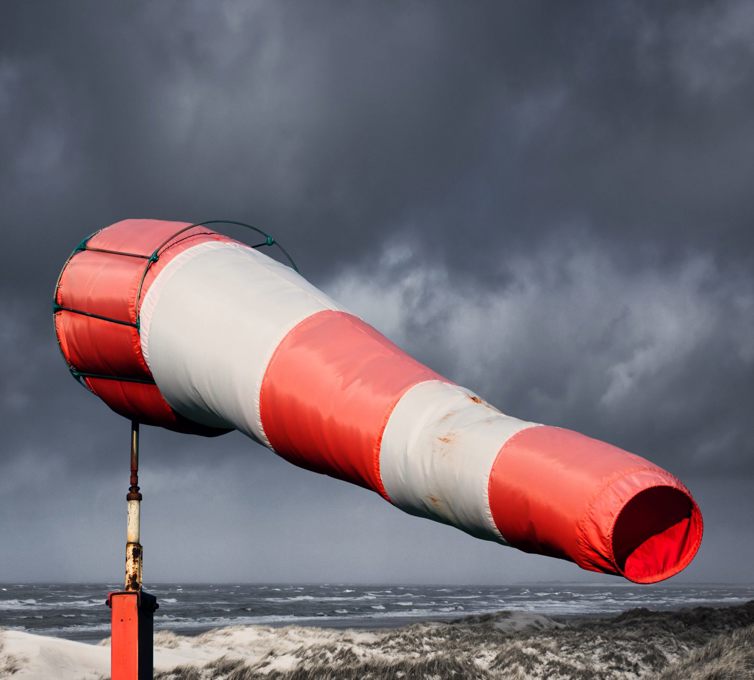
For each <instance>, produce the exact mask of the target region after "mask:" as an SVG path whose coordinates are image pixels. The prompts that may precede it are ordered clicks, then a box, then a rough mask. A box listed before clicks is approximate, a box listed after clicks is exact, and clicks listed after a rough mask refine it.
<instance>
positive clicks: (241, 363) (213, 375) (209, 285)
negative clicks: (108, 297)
mask: <svg viewBox="0 0 754 680" xmlns="http://www.w3.org/2000/svg"><path fill="white" fill-rule="evenodd" d="M326 309H336V310H339V309H342V308H341V307H339V306H338V305H337V304H336V303H335V302H334V301H333V300H331V299H330V298H329V297H328V296H327V295H325V294H324V293H323V292H322V291H320V290H318V289H317V288H315V287H314V286H312V285H311V284H310V283H309V282H308V281H306V279H304V278H303V277H301V276H300V275H299V274H297V273H296V272H295V271H293V270H292V269H290V268H289V267H286V266H284V265H282V264H280V263H279V262H276V261H275V260H273V259H271V258H269V257H267V256H266V255H263V254H262V253H259V252H257V251H256V250H254V249H252V248H249V247H246V246H242V245H239V244H235V243H223V242H217V241H213V242H208V243H202V244H199V245H197V246H194V247H193V248H189V249H187V250H185V251H184V252H182V253H180V254H179V255H177V256H176V257H175V258H174V259H173V260H172V261H171V262H169V263H168V264H167V265H166V266H165V268H164V269H163V270H162V271H161V272H160V273H159V274H158V275H157V277H156V278H155V280H154V281H153V283H152V285H151V286H150V287H149V290H148V292H147V294H146V296H145V297H144V300H143V302H142V305H141V347H142V352H143V353H144V358H145V359H146V361H147V364H148V365H149V368H150V370H151V371H152V375H153V376H154V379H155V381H156V383H157V386H158V387H159V388H160V391H161V392H162V394H163V396H164V397H165V399H166V400H167V402H168V404H170V406H171V407H172V408H173V409H175V410H176V411H177V412H178V413H180V414H181V415H183V416H185V417H186V418H189V419H190V420H193V421H195V422H198V423H202V424H204V425H209V426H213V427H235V428H237V429H239V430H241V431H242V432H244V433H245V434H247V435H249V436H251V437H253V438H255V439H257V440H258V441H260V442H261V443H263V444H265V445H266V446H269V445H270V444H269V440H268V439H267V437H266V435H265V433H264V428H263V427H262V421H261V417H260V414H259V392H260V389H261V386H262V379H263V378H264V374H265V371H266V370H267V365H268V364H269V362H270V359H271V358H272V354H273V352H274V351H275V349H276V348H277V346H278V345H279V344H280V342H281V341H282V340H283V338H284V337H285V336H286V335H287V333H288V332H289V331H290V330H291V329H293V328H294V326H296V325H297V324H298V323H300V322H301V321H303V320H304V319H306V318H307V317H309V316H311V315H312V314H315V313H316V312H320V311H322V310H326Z"/></svg>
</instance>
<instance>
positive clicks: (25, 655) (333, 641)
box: [0, 600, 754, 680]
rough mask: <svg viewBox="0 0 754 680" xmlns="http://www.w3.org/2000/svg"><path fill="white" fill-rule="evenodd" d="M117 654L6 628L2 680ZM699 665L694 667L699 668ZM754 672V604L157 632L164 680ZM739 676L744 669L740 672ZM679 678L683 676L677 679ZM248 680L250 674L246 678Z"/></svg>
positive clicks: (83, 668)
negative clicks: (371, 625)
mask: <svg viewBox="0 0 754 680" xmlns="http://www.w3.org/2000/svg"><path fill="white" fill-rule="evenodd" d="M109 654H110V650H109V645H108V640H103V641H102V642H100V643H99V644H97V645H92V644H87V643H82V642H75V641H71V640H64V639H61V638H52V637H45V636H39V635H33V634H30V633H24V632H21V631H15V630H7V629H0V675H3V673H6V674H7V675H11V674H12V677H13V678H14V679H17V680H24V679H26V678H45V677H50V678H55V679H56V680H73V679H74V678H76V679H82V680H88V679H90V678H91V679H92V680H95V679H97V680H99V679H100V678H105V677H107V676H108V675H109ZM689 664H690V665H689ZM705 668H707V669H710V668H712V669H718V671H719V669H720V668H724V669H726V670H725V672H726V673H728V675H722V676H721V677H740V678H746V677H752V674H754V600H752V601H750V602H747V603H746V604H742V605H736V606H720V607H709V606H706V607H683V608H679V609H676V610H671V611H657V610H654V611H653V610H650V609H646V608H637V609H630V610H627V611H624V612H622V613H620V614H617V615H609V616H606V615H599V614H594V615H590V614H586V615H585V614H576V615H555V616H546V615H544V614H538V613H531V612H528V613H527V612H521V611H509V610H507V611H500V612H496V613H491V614H481V615H472V616H464V617H453V618H452V619H450V620H447V619H446V620H442V621H437V620H433V621H429V620H426V619H425V620H422V621H414V622H412V623H410V624H409V625H403V626H390V627H382V628H369V629H365V628H356V627H348V628H333V627H324V626H304V625H287V626H262V625H235V626H227V627H222V628H217V629H214V630H210V631H207V632H203V633H199V634H197V635H185V634H182V633H180V634H179V633H176V632H173V631H166V630H163V631H159V632H156V633H155V679H156V680H187V679H188V678H191V679H192V680H210V679H211V678H223V677H227V676H228V675H230V674H231V673H236V675H237V676H238V677H264V678H269V680H287V679H292V678H294V677H296V678H302V677H303V678H308V677H311V678H316V677H329V678H338V679H343V680H351V679H353V680H356V679H357V678H359V679H361V678H364V679H367V678H394V677H401V674H403V675H402V677H424V676H425V675H432V674H434V675H436V676H438V677H442V678H444V677H453V674H454V673H455V674H456V677H463V678H480V679H482V680H486V679H497V678H509V677H514V678H570V677H582V678H589V677H593V678H642V677H657V676H658V674H661V675H660V677H663V678H669V679H671V680H672V679H674V678H678V679H680V678H694V677H705V676H704V675H700V673H702V671H703V669H705ZM731 669H732V670H731ZM674 673H675V675H674ZM243 674H245V675H243Z"/></svg>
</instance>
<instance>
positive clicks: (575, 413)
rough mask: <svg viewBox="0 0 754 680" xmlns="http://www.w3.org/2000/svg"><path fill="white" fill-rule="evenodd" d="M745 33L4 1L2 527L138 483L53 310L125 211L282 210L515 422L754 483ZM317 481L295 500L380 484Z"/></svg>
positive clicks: (475, 11) (255, 218)
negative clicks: (83, 385) (81, 253)
mask: <svg viewBox="0 0 754 680" xmlns="http://www.w3.org/2000/svg"><path fill="white" fill-rule="evenodd" d="M753 31H754V9H752V7H751V6H750V5H749V4H748V3H744V2H729V3H715V4H711V3H697V4H693V3H662V4H659V3H649V2H645V3H642V2H637V3H628V2H614V3H609V2H603V3H596V2H584V3H567V4H565V3H537V2H528V3H492V2H490V3H451V2H447V3H442V2H440V3H418V2H416V3H392V2H384V3H336V2H333V3H325V2H318V3H306V2H297V3H294V2H268V3H249V2H240V1H239V2H221V3H209V4H208V3H201V2H167V1H165V2H160V3H128V4H116V3H98V2H77V3H73V4H62V3H51V2H50V3H43V2H20V1H18V2H6V3H3V5H2V8H0V122H1V124H2V125H1V127H0V154H1V157H2V159H3V161H2V163H0V207H2V219H3V230H2V233H3V253H2V256H0V257H1V258H2V267H1V268H0V291H1V295H2V298H1V299H2V302H3V309H4V323H3V326H2V329H0V356H1V357H2V359H0V370H2V371H3V380H2V383H1V385H2V387H1V389H0V414H2V421H3V423H2V424H3V434H4V436H3V444H2V446H3V449H2V459H3V460H2V473H1V474H0V476H2V479H3V483H4V484H5V485H6V486H5V487H4V488H5V489H6V491H7V494H6V495H5V496H4V499H5V501H4V502H5V506H4V509H3V511H2V513H3V514H2V516H3V517H6V518H15V519H14V522H18V524H13V526H16V528H15V529H13V528H10V527H11V524H8V525H7V526H6V527H4V528H3V530H4V531H5V532H6V534H5V535H7V536H11V535H12V536H21V535H23V532H24V531H25V529H23V527H35V528H34V531H36V532H41V533H44V532H45V531H47V532H48V533H47V534H45V535H47V536H48V537H54V536H55V532H56V531H57V530H58V529H57V528H56V527H58V525H57V524H55V521H57V520H56V519H55V518H56V515H57V513H56V512H55V508H56V507H59V506H60V507H63V506H64V507H69V506H68V505H66V504H67V503H69V499H70V496H71V495H72V494H73V493H74V492H75V493H80V494H86V493H92V487H93V485H95V484H97V485H102V486H101V487H100V489H101V488H106V489H111V490H112V491H111V493H113V494H116V496H117V498H118V499H119V498H120V494H121V491H122V489H121V487H122V486H123V485H122V483H121V482H122V480H121V479H120V477H116V474H119V472H118V471H119V470H120V469H122V467H123V463H124V461H123V460H122V455H120V454H116V453H115V451H119V450H120V449H122V447H123V443H122V442H123V439H124V430H125V428H126V423H124V422H122V421H121V420H120V419H119V418H118V417H117V416H115V415H112V414H110V413H109V412H108V411H107V410H106V409H105V408H104V407H102V406H101V405H100V404H99V403H97V402H96V400H95V399H94V398H93V397H91V395H88V394H87V393H86V392H85V391H84V390H82V389H80V388H78V387H77V386H76V385H75V384H74V383H73V381H72V380H71V379H70V377H69V376H68V375H67V373H66V371H65V367H64V365H63V362H62V360H61V359H60V357H59V355H58V352H57V348H56V347H55V342H54V337H53V335H52V330H51V321H50V306H49V305H50V297H51V291H52V287H53V284H54V281H55V278H56V276H57V273H58V270H59V268H60V266H61V265H62V263H63V261H64V259H65V257H66V255H67V254H68V252H69V251H70V250H71V248H72V247H73V246H74V245H75V244H76V243H78V242H79V240H80V239H81V238H82V237H83V236H84V235H86V234H87V233H89V232H91V231H93V230H95V229H96V228H98V227H100V226H103V225H106V224H109V223H111V222H113V221H115V220H117V219H121V218H124V217H129V216H137V217H138V216H151V217H161V218H167V219H187V220H201V219H208V218H221V217H227V218H232V219H242V220H246V221H250V222H252V223H255V224H259V225H261V226H263V227H265V228H267V229H268V230H269V231H271V232H272V233H274V234H275V235H276V236H278V237H279V238H280V239H281V241H282V242H283V243H285V244H286V245H287V246H288V247H289V249H290V250H291V251H292V253H293V254H294V256H295V257H296V259H297V261H298V262H299V264H300V265H301V267H302V269H303V270H304V272H305V273H306V274H307V275H308V276H309V277H310V278H312V279H313V280H314V281H315V282H316V283H318V284H320V285H322V286H324V287H325V288H326V289H327V290H331V291H332V292H333V293H334V294H335V295H336V296H337V297H339V298H341V299H343V300H344V301H345V302H346V303H347V304H349V305H350V306H351V307H352V308H353V309H354V310H355V311H359V312H362V313H364V314H365V315H366V316H367V317H368V318H369V319H370V320H373V321H374V323H375V324H376V325H377V326H378V327H379V328H380V329H381V330H384V331H385V332H387V333H388V335H391V337H394V338H397V339H398V340H400V341H401V342H402V343H403V344H404V345H405V346H406V347H408V348H409V349H411V350H412V351H413V352H414V353H416V354H417V355H418V356H419V357H420V358H422V359H423V360H425V361H426V362H428V363H430V364H432V365H433V366H434V367H435V368H437V369H438V370H440V371H441V372H444V373H445V374H447V375H449V376H450V377H452V378H454V379H457V380H459V381H464V382H467V383H468V384H470V385H471V386H472V387H474V388H476V389H478V390H479V391H480V392H482V393H483V394H484V395H485V396H487V397H489V398H490V399H491V400H493V401H496V402H497V403H499V405H500V406H501V407H503V408H504V409H505V410H507V411H509V412H512V413H514V414H516V415H520V416H522V417H526V418H529V419H535V420H544V421H547V422H553V423H556V424H561V425H566V426H571V427H574V428H579V429H582V430H584V431H586V432H589V433H590V434H593V435H595V436H599V437H602V438H605V439H607V440H610V441H614V442H615V443H617V444H620V445H622V446H625V447H628V448H632V449H635V450H637V451H639V452H641V453H646V454H647V455H650V456H651V457H652V458H653V459H654V460H657V462H659V463H661V464H664V465H667V466H668V467H670V468H671V469H672V470H673V471H674V472H677V473H679V474H683V475H692V481H693V476H696V477H697V478H700V479H701V478H702V477H709V476H710V475H712V474H715V475H718V476H721V477H722V478H727V477H726V476H730V475H736V476H738V477H741V476H744V477H745V476H747V475H748V476H750V475H751V474H752V466H753V465H754V463H752V460H753V459H754V457H752V455H751V447H750V445H749V443H748V442H749V439H750V437H749V432H750V424H749V419H750V416H749V410H750V405H751V404H752V401H753V398H754V368H753V367H754V346H753V345H752V339H751V338H752V337H753V336H754V327H753V326H752V319H753V318H754V281H753V279H752V276H751V267H752V264H754V262H753V260H754V258H753V257H752V256H753V254H754V244H753V242H752V239H754V235H753V232H752V229H751V225H750V221H751V215H752V214H754V198H752V196H754V194H753V193H752V191H751V187H750V178H751V177H752V176H754V117H752V116H751V111H752V109H753V108H754V86H753V85H752V83H753V82H754V79H753V77H754V54H752V52H753V51H754V48H753V47H752V42H751V39H750V36H751V35H752V32H753ZM150 436H151V437H152V439H151V440H150V441H151V442H152V445H153V446H154V448H155V449H157V450H159V459H154V460H153V463H152V464H153V465H154V468H153V469H152V474H153V475H154V476H155V477H159V475H160V474H168V473H171V472H174V471H176V470H177V469H179V468H180V469H181V470H187V471H188V472H187V473H186V474H188V475H189V476H190V475H191V474H198V472H197V471H200V470H203V469H205V468H204V466H205V465H206V460H205V457H206V456H207V455H210V456H213V457H214V456H216V457H217V459H218V460H221V461H225V462H226V464H227V465H229V466H231V467H233V466H238V465H241V463H240V462H239V461H240V460H247V459H241V458H239V457H238V453H240V452H243V453H244V454H245V455H248V456H249V459H248V460H249V461H250V462H248V465H249V466H250V472H249V474H252V472H251V470H253V471H256V472H257V473H259V474H261V475H263V476H264V475H268V476H269V479H270V480H274V481H271V482H270V486H271V487H272V488H280V489H283V488H285V487H286V485H288V484H290V483H292V482H291V480H292V479H294V478H295V479H297V480H298V479H301V480H304V479H309V477H306V475H307V474H308V473H300V472H299V471H295V472H294V471H292V470H290V468H288V467H286V466H285V465H283V464H281V463H279V462H277V461H272V460H271V459H270V458H269V456H265V455H264V453H263V452H262V451H261V450H260V449H258V448H257V447H256V446H254V445H251V444H247V443H245V442H243V441H242V440H241V438H240V437H237V436H234V437H229V438H223V440H215V441H212V442H210V443H207V442H205V441H204V440H199V439H190V438H181V437H178V436H177V435H172V434H169V433H156V432H155V433H151V435H150ZM208 452H210V453H208ZM234 469H235V468H234ZM191 471H194V472H193V473H192V472H191ZM300 474H303V475H305V476H304V477H297V476H296V475H300ZM213 479H214V482H213V483H215V484H220V485H221V484H222V482H221V481H218V480H217V479H216V477H213ZM313 479H316V481H313V482H311V484H312V485H314V486H313V488H315V489H317V490H321V491H322V493H321V494H320V495H316V494H309V495H307V494H304V495H303V496H300V497H299V498H298V500H296V498H289V499H287V501H286V503H283V501H282V500H281V501H280V505H281V508H288V510H284V509H281V510H280V512H281V513H285V512H288V513H289V514H288V515H285V517H286V518H287V520H289V519H290V518H291V517H293V516H295V514H296V513H301V511H302V510H301V509H302V508H303V507H304V503H305V502H306V503H310V504H311V505H312V506H313V507H318V508H320V510H321V512H322V513H327V512H330V510H329V508H331V505H330V503H336V505H335V506H333V507H336V508H341V507H342V508H346V507H348V508H351V507H353V504H354V503H356V504H357V505H358V503H359V502H361V501H356V500H355V499H357V498H360V497H361V496H360V494H361V493H362V492H360V491H358V490H354V491H353V492H351V491H348V492H343V494H344V495H343V496H342V498H341V497H340V496H337V495H335V494H336V492H334V491H332V489H335V488H338V485H337V484H336V485H335V486H332V484H334V483H332V484H331V483H330V482H329V481H327V480H324V481H323V480H320V479H319V478H313ZM301 483H302V484H304V482H301ZM181 485H182V486H181ZM192 485H194V482H193V481H191V480H189V481H187V478H184V477H179V478H177V480H176V481H175V485H174V487H171V486H170V485H167V486H166V488H164V489H162V492H163V493H164V497H165V498H166V499H170V500H171V501H173V502H174V504H175V505H176V506H177V507H180V506H181V503H182V500H181V498H180V496H181V493H182V491H181V490H186V489H189V488H192V489H193V488H194V486H192ZM323 485H324V486H323ZM263 491H264V489H262V490H261V491H260V493H261V495H260V496H258V498H259V499H260V500H259V504H257V505H255V501H254V496H251V495H250V496H249V497H248V498H247V497H246V496H245V494H244V493H243V492H242V490H241V489H236V490H235V491H234V492H233V493H231V492H230V491H228V493H227V497H226V498H225V500H224V505H223V504H222V503H221V506H220V507H223V508H225V509H226V510H227V512H224V513H221V514H225V515H232V514H233V512H234V511H237V512H238V513H240V514H243V513H244V512H246V513H248V512H249V511H248V507H252V506H253V507H256V508H260V507H262V506H261V503H262V502H263V501H262V500H261V499H262V498H264V499H265V500H264V502H265V503H266V502H268V501H269V497H268V496H266V495H265V494H264V493H262V492H263ZM103 493H104V492H103ZM324 497H326V498H327V500H325V499H324ZM720 497H721V494H720V493H716V494H710V498H713V501H711V502H713V503H717V504H718V505H717V506H716V507H717V508H718V509H719V508H720V507H722V506H721V505H720V500H719V499H720ZM303 498H305V499H306V501H304V500H302V499H303ZM333 499H335V500H333ZM714 499H717V500H714ZM100 501H101V502H100V504H99V505H98V506H97V507H98V508H104V507H105V506H108V507H109V504H116V503H117V502H119V501H116V500H113V499H112V498H109V497H108V496H107V494H105V496H104V497H102V498H100ZM98 502H99V501H98ZM368 502H369V501H363V503H368ZM244 503H248V504H251V505H249V506H245V505H244ZM337 503H342V504H341V505H338V504H337ZM169 507H171V506H170V503H167V502H166V503H165V504H164V507H163V510H164V511H167V510H166V508H169ZM370 507H371V506H370ZM232 509H234V510H232ZM388 511H389V509H388V510H386V511H385V512H388ZM374 512H377V513H378V515H377V517H378V518H390V519H384V521H385V522H387V523H388V525H390V522H393V521H395V526H398V522H399V520H393V519H392V517H393V515H382V514H379V513H380V512H382V511H377V510H374ZM30 518H37V519H35V520H34V521H32V519H30ZM287 520H286V521H287ZM374 521H375V522H377V523H379V522H381V521H383V519H376V520H374ZM400 521H404V520H400ZM414 521H415V520H413V519H406V520H405V522H411V523H412V522H414ZM34 522H36V524H35V523H34ZM273 525H274V523H271V525H270V526H271V528H270V530H269V533H268V534H266V540H273V537H274V535H275V533H274V529H273V528H272V527H273ZM43 526H44V527H47V529H43V528H42V527H43ZM390 526H393V525H390ZM401 526H409V525H408V524H404V525H401ZM411 526H412V527H413V526H414V525H413V524H411ZM422 526H424V525H422ZM103 527H104V525H103ZM0 528H2V527H0ZM58 528H59V527H58ZM739 529H740V530H741V531H743V528H742V527H739ZM739 529H736V528H735V527H733V528H730V527H729V528H728V531H730V532H733V533H735V532H736V531H737V530H739ZM290 530H291V532H293V533H295V530H294V529H293V528H291V529H290ZM82 531H83V529H82ZM375 531H377V529H375ZM441 531H445V530H444V529H441ZM14 532H15V533H14ZM104 533H105V529H104V528H102V529H101V531H100V533H99V534H98V535H99V536H102V535H104ZM79 535H80V536H81V535H83V534H79ZM177 535H178V536H179V537H180V536H183V534H181V533H180V532H179V533H178V534H177ZM416 535H417V536H418V535H420V532H417V534H416ZM433 535H434V534H433ZM438 535H439V534H438ZM445 535H446V534H445V533H442V536H443V537H444V536H445ZM49 540H50V541H52V540H53V538H49ZM82 540H83V539H82ZM176 540H179V539H176ZM260 540H262V539H261V538H260ZM323 540H324V539H323ZM333 540H334V539H333ZM442 540H444V539H438V541H442ZM459 540H460V539H459ZM464 540H465V539H464ZM354 541H356V539H355V538H354ZM41 542H42V543H44V540H41ZM390 545H392V548H391V547H390ZM396 545H397V544H389V542H386V543H385V544H384V546H383V547H382V550H383V552H384V551H385V550H387V551H390V550H391V549H395V546H396ZM464 545H466V544H464ZM483 549H485V548H479V550H483ZM30 554H31V553H30ZM373 554H374V553H372V552H369V550H367V549H366V548H364V552H363V555H367V556H373ZM479 554H481V553H479ZM29 559H30V560H31V559H32V558H31V557H29ZM364 559H367V558H366V557H364ZM510 559H512V558H510ZM548 564H549V563H548ZM71 568H72V569H74V568H73V567H71ZM449 568H450V567H449ZM323 569H324V567H323ZM17 573H20V572H17ZM40 573H41V572H40ZM72 573H75V570H74V572H72ZM522 573H523V572H522ZM568 573H569V574H570V572H568ZM705 573H707V572H705ZM710 573H712V572H710ZM0 575H1V574H0ZM396 577H399V576H396ZM343 578H346V577H345V576H344V577H343ZM480 578H481V576H480ZM485 578H486V577H485Z"/></svg>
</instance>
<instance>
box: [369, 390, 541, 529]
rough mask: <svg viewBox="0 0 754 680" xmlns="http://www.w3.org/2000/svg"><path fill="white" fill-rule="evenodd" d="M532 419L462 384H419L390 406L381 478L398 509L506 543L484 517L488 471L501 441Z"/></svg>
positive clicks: (487, 515)
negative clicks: (511, 412) (496, 404)
mask: <svg viewBox="0 0 754 680" xmlns="http://www.w3.org/2000/svg"><path fill="white" fill-rule="evenodd" d="M534 425H535V423H529V422H526V421H523V420H519V419H518V418H513V417H511V416H506V415H504V414H503V413H501V412H500V411H498V410H497V409H496V408H495V407H493V406H491V405H490V404H488V403H487V402H485V401H482V400H481V399H479V397H477V396H476V395H475V394H474V393H473V392H471V391H470V390H467V389H466V388H464V387H459V386H458V385H451V384H448V383H445V382H441V381H439V380H429V381H426V382H422V383H419V384H417V385H414V386H413V387H412V388H411V389H409V390H408V391H406V393H405V394H404V395H403V396H402V397H401V399H400V401H399V402H398V403H397V404H396V406H395V409H394V410H393V412H392V414H391V415H390V418H389V420H388V423H387V427H386V428H385V432H384V434H383V436H382V445H381V449H380V473H381V476H382V483H383V484H384V485H385V489H386V491H387V493H388V496H389V497H390V499H391V500H392V502H393V504H394V505H397V506H398V507H399V508H401V510H405V511H406V512H408V513H411V514H412V515H418V516H420V517H428V518H430V519H434V520H436V521H438V522H444V523H446V524H452V525H453V526H456V527H458V528H459V529H462V530H463V531H466V532H468V533H470V534H472V535H473V536H477V537H479V538H485V539H487V540H492V541H498V542H500V543H506V541H505V538H504V537H503V536H502V535H501V533H500V531H499V530H498V528H497V527H496V526H495V522H494V521H493V519H492V512H491V510H490V503H489V495H488V483H489V478H490V472H491V471H492V465H493V463H494V462H495V458H496V457H497V454H498V452H499V451H500V448H501V447H502V446H503V444H504V443H505V442H506V441H507V440H508V439H509V438H510V437H512V436H513V435H514V434H516V432H520V431H521V430H523V429H525V428H527V427H532V426H534Z"/></svg>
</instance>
